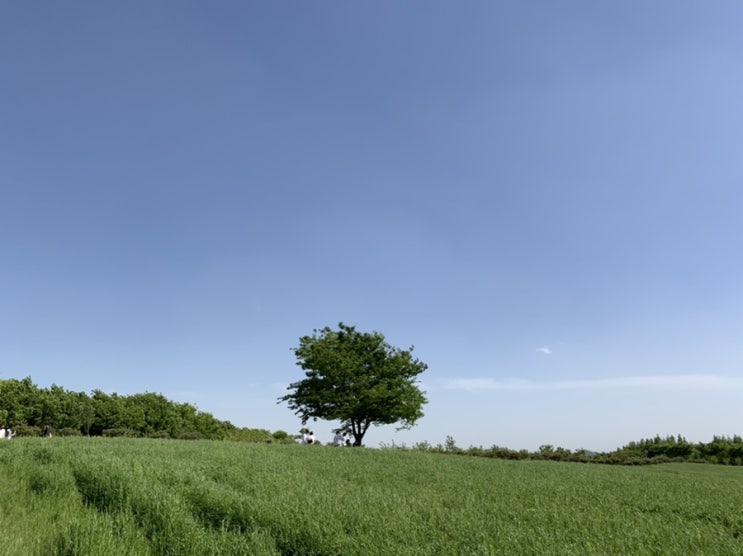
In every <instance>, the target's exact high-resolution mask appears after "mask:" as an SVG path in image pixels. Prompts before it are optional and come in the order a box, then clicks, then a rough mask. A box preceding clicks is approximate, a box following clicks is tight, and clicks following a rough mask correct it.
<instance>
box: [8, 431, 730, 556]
mask: <svg viewBox="0 0 743 556" xmlns="http://www.w3.org/2000/svg"><path fill="white" fill-rule="evenodd" d="M0 470H2V479H0V511H1V512H2V513H1V514H0V515H2V534H0V554H2V555H16V554H17V555H23V556H26V555H44V556H46V555H50V554H58V555H70V556H72V555H87V554H92V555H98V554H100V555H124V554H132V555H134V554H174V555H175V554H188V555H191V554H193V555H200V556H203V555H207V554H230V555H233V554H251V555H253V554H255V555H262V554H286V555H288V554H308V555H309V554H317V555H320V554H328V555H330V554H338V555H347V554H504V555H512V554H575V555H587V554H659V555H660V554H663V555H667V554H683V555H688V554H705V555H708V554H725V555H728V554H743V468H739V467H724V466H712V465H694V464H668V465H657V466H645V467H610V466H600V465H586V464H576V463H555V462H548V461H503V460H494V459H484V458H471V457H461V456H448V455H443V454H432V453H422V452H415V451H403V450H392V449H390V450H368V449H350V448H328V447H319V446H278V445H251V444H241V443H229V442H211V441H175V440H145V439H100V438H60V439H57V438H55V439H51V440H45V439H15V440H12V441H3V442H0Z"/></svg>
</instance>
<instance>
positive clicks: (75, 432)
mask: <svg viewBox="0 0 743 556" xmlns="http://www.w3.org/2000/svg"><path fill="white" fill-rule="evenodd" d="M82 435H83V433H81V432H80V429H73V428H71V427H65V428H63V429H59V430H58V431H57V436H82Z"/></svg>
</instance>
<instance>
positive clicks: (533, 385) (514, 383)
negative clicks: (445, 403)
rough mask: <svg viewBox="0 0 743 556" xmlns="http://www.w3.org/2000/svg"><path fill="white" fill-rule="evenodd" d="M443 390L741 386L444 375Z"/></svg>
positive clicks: (716, 379)
mask: <svg viewBox="0 0 743 556" xmlns="http://www.w3.org/2000/svg"><path fill="white" fill-rule="evenodd" d="M440 385H441V386H442V387H443V388H444V389H445V390H465V391H469V392H480V391H537V390H542V391H544V390H589V389H610V388H683V389H694V388H704V389H715V390H722V389H743V378H739V377H726V376H719V375H655V376H625V377H612V378H593V379H577V380H570V379H566V380H521V379H505V380H497V379H493V378H457V379H444V380H441V381H440Z"/></svg>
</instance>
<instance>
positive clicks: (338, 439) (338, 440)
mask: <svg viewBox="0 0 743 556" xmlns="http://www.w3.org/2000/svg"><path fill="white" fill-rule="evenodd" d="M345 436H346V433H343V434H341V431H336V433H335V436H334V437H333V446H343V445H345V443H346V439H345V438H344V437H345Z"/></svg>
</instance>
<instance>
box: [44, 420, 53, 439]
mask: <svg viewBox="0 0 743 556" xmlns="http://www.w3.org/2000/svg"><path fill="white" fill-rule="evenodd" d="M51 437H52V426H51V425H50V424H49V423H47V424H46V426H45V427H44V438H51Z"/></svg>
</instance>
